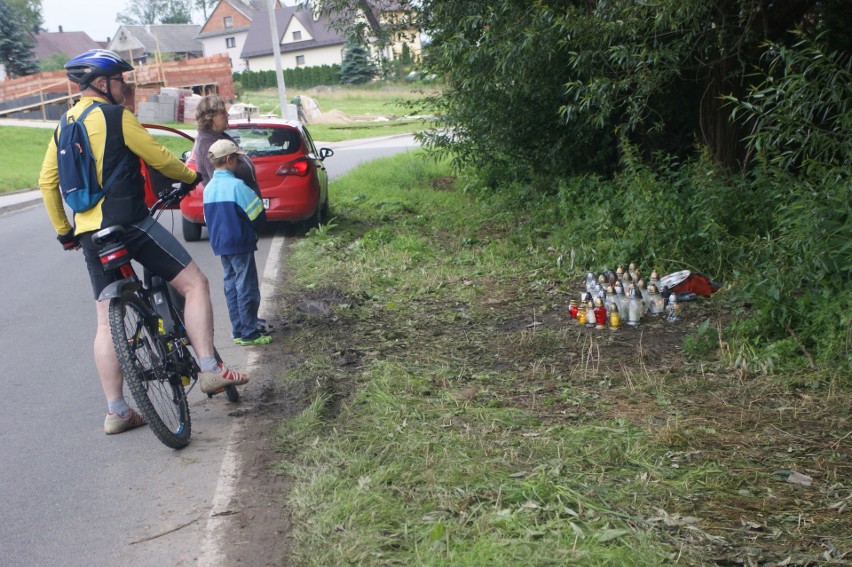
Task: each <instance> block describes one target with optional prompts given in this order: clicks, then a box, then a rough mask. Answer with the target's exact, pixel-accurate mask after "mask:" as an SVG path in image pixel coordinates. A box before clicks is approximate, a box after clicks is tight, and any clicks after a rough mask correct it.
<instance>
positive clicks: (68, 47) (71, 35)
mask: <svg viewBox="0 0 852 567" xmlns="http://www.w3.org/2000/svg"><path fill="white" fill-rule="evenodd" d="M32 37H33V39H34V40H35V42H36V45H35V49H34V50H33V51H34V53H35V56H36V59H37V60H39V61H45V60H47V59H50V58H51V57H52V56H53V55H55V54H57V53H58V54H64V55H65V56H66V57H67V58H68V59H70V58H72V57H74V56H75V55H78V54H80V53H83V52H84V51H88V50H90V49H102V48H104V47H106V42H99V41H95V40H93V39H92V38H91V37H89V34H87V33H86V32H82V31H75V32H72V31H69V32H66V31H62V26H59V31H58V32H43V33H34V34H32ZM107 41H109V39H107Z"/></svg>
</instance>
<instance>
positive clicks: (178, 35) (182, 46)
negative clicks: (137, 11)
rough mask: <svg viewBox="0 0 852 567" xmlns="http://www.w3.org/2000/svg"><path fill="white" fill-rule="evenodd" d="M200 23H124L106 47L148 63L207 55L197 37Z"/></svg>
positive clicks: (130, 60)
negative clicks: (142, 24)
mask: <svg viewBox="0 0 852 567" xmlns="http://www.w3.org/2000/svg"><path fill="white" fill-rule="evenodd" d="M200 31H201V26H199V25H196V24H159V25H147V26H130V25H122V26H121V27H119V28H118V31H117V32H116V33H115V37H114V38H113V39H112V41H110V42H109V46H108V47H107V49H110V50H111V51H115V52H116V53H118V54H119V55H121V56H122V57H123V58H124V59H126V60H127V61H129V62H130V63H132V64H133V65H148V64H152V63H156V62H158V61H159V60H162V59H163V58H164V57H163V56H166V57H165V58H166V59H168V60H178V61H183V60H188V59H195V58H197V57H203V56H204V46H203V45H202V43H201V42H200V41H198V40H197V39H196V37H197V36H198V32H200Z"/></svg>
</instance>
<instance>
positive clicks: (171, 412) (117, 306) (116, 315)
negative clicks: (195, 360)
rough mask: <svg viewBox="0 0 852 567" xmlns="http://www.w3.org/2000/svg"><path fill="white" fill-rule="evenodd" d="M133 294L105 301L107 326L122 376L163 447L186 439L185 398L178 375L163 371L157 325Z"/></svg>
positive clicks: (180, 444)
mask: <svg viewBox="0 0 852 567" xmlns="http://www.w3.org/2000/svg"><path fill="white" fill-rule="evenodd" d="M148 313H149V311H148V309H147V307H146V306H145V304H144V303H143V302H142V300H141V299H140V298H139V297H137V296H131V297H128V298H121V297H118V298H114V299H111V300H110V303H109V326H110V331H111V333H112V341H113V344H114V345H115V352H116V354H117V355H118V362H119V364H120V366H121V372H122V374H123V375H124V379H125V380H126V381H127V384H128V386H130V391H131V393H132V394H133V399H134V400H136V404H137V405H138V406H139V411H140V412H141V413H142V415H143V416H145V420H146V421H147V422H148V425H149V426H150V427H151V430H152V431H153V432H154V435H156V436H157V438H158V439H159V440H160V441H162V442H163V444H165V445H166V446H167V447H171V448H173V449H180V448H183V447H186V445H187V444H188V443H189V436H190V434H191V431H192V427H191V424H190V420H189V402H188V401H187V399H186V391H185V390H184V388H183V384H181V381H180V377H179V376H176V375H175V373H173V372H168V371H167V368H166V366H167V364H166V362H167V361H166V353H165V351H164V348H163V344H162V343H161V342H160V340H159V339H158V336H157V328H156V326H155V323H153V321H152V319H151V318H150V317H148V316H147V314H148Z"/></svg>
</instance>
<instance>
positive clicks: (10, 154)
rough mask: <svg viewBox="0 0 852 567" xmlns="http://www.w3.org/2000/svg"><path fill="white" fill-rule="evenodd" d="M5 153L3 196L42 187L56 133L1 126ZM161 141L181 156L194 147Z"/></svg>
mask: <svg viewBox="0 0 852 567" xmlns="http://www.w3.org/2000/svg"><path fill="white" fill-rule="evenodd" d="M0 136H2V137H3V146H4V147H3V151H2V152H0V193H8V192H11V191H21V190H25V189H37V188H38V174H39V171H40V170H41V162H42V160H43V159H44V152H45V150H47V144H48V142H50V137H51V136H53V130H51V129H49V128H29V127H26V126H0ZM156 138H157V140H158V141H159V142H160V143H161V144H163V145H164V146H166V147H167V148H168V149H169V150H171V151H172V152H173V153H174V154H175V155H177V156H180V155H181V154H182V153H183V152H184V151H185V150H189V149H191V148H192V144H191V143H190V142H189V141H188V140H186V139H184V138H180V137H177V136H156Z"/></svg>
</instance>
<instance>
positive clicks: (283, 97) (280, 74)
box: [269, 0, 289, 118]
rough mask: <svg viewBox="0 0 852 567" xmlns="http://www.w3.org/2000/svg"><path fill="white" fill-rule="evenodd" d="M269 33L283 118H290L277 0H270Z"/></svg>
mask: <svg viewBox="0 0 852 567" xmlns="http://www.w3.org/2000/svg"><path fill="white" fill-rule="evenodd" d="M269 33H270V34H272V57H273V58H274V59H275V77H276V78H277V79H278V81H277V82H278V99H279V100H280V102H281V118H289V116H287V87H286V86H285V85H284V71H283V70H282V69H281V38H280V37H278V23H277V22H276V21H275V0H269Z"/></svg>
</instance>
